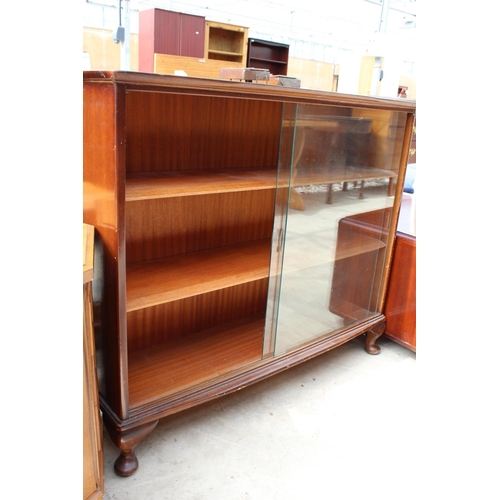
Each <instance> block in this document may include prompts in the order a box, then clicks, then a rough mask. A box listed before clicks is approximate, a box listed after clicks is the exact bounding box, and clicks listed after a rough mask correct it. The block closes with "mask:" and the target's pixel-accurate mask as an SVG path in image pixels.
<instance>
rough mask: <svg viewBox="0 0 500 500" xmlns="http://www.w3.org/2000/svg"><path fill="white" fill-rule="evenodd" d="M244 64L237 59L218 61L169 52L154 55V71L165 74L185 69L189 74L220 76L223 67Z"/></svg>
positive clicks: (234, 66) (242, 65)
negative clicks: (175, 54) (168, 53)
mask: <svg viewBox="0 0 500 500" xmlns="http://www.w3.org/2000/svg"><path fill="white" fill-rule="evenodd" d="M244 66H245V65H244V64H243V63H241V62H236V61H218V60H215V59H200V58H198V57H185V56H174V55H167V54H155V55H154V72H155V73H160V74H164V75H175V72H176V71H184V72H185V73H186V74H187V76H196V77H200V78H219V71H220V69H221V68H243V67H244Z"/></svg>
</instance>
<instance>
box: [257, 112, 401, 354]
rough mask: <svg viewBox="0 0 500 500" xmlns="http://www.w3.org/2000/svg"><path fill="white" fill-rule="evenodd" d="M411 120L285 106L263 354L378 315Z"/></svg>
mask: <svg viewBox="0 0 500 500" xmlns="http://www.w3.org/2000/svg"><path fill="white" fill-rule="evenodd" d="M405 119H406V115H405V114H404V113H400V114H398V113H395V112H391V111H373V110H369V109H368V110H365V109H354V108H347V107H345V108H344V107H332V106H318V105H308V104H298V105H292V104H289V105H286V106H285V111H284V115H283V126H282V142H281V155H280V163H279V172H278V178H277V183H278V190H277V193H278V194H277V198H276V215H275V226H274V241H273V256H272V259H271V280H270V289H269V297H270V300H269V306H268V311H267V320H266V342H265V344H266V345H265V348H264V351H265V352H264V354H265V355H266V354H267V355H275V356H277V355H280V354H283V353H286V352H289V351H292V350H294V349H297V348H300V347H302V346H304V345H306V344H309V343H311V342H314V341H316V340H318V339H320V338H322V337H324V336H326V335H330V334H332V332H335V331H336V330H341V329H344V328H345V327H346V326H350V325H354V324H356V323H359V322H362V321H364V320H367V319H369V318H370V317H373V316H374V315H376V314H378V312H379V307H380V306H379V304H380V297H381V292H382V283H383V277H384V262H385V257H386V245H387V234H388V230H389V227H390V223H391V220H392V217H393V213H394V210H393V205H394V196H393V192H394V186H395V182H396V181H397V176H398V170H399V166H400V158H401V149H402V133H403V131H404V127H405Z"/></svg>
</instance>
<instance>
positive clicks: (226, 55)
mask: <svg viewBox="0 0 500 500" xmlns="http://www.w3.org/2000/svg"><path fill="white" fill-rule="evenodd" d="M247 46H248V28H245V27H244V26H235V25H233V24H225V23H218V22H215V21H206V23H205V59H214V60H217V61H226V62H231V63H238V65H241V66H244V65H245V64H246V60H247Z"/></svg>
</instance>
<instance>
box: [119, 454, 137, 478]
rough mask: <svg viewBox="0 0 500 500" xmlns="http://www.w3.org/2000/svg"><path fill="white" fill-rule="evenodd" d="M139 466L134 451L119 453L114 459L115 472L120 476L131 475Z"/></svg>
mask: <svg viewBox="0 0 500 500" xmlns="http://www.w3.org/2000/svg"><path fill="white" fill-rule="evenodd" d="M138 467H139V460H137V457H136V456H135V453H134V452H133V451H131V452H130V453H121V454H120V456H119V457H118V458H117V459H116V461H115V472H116V473H117V474H118V475H119V476H122V477H127V476H131V475H132V474H133V473H134V472H135V471H136V470H137V468H138Z"/></svg>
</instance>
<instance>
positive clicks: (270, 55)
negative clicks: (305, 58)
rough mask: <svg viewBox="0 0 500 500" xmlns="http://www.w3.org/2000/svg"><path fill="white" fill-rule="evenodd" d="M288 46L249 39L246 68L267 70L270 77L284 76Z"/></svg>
mask: <svg viewBox="0 0 500 500" xmlns="http://www.w3.org/2000/svg"><path fill="white" fill-rule="evenodd" d="M288 50H289V46H288V45H286V44H284V43H278V42H270V41H267V40H258V39H256V38H250V39H249V40H248V57H247V67H249V68H259V69H268V70H269V71H270V73H271V74H272V75H283V76H286V75H287V72H288Z"/></svg>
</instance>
